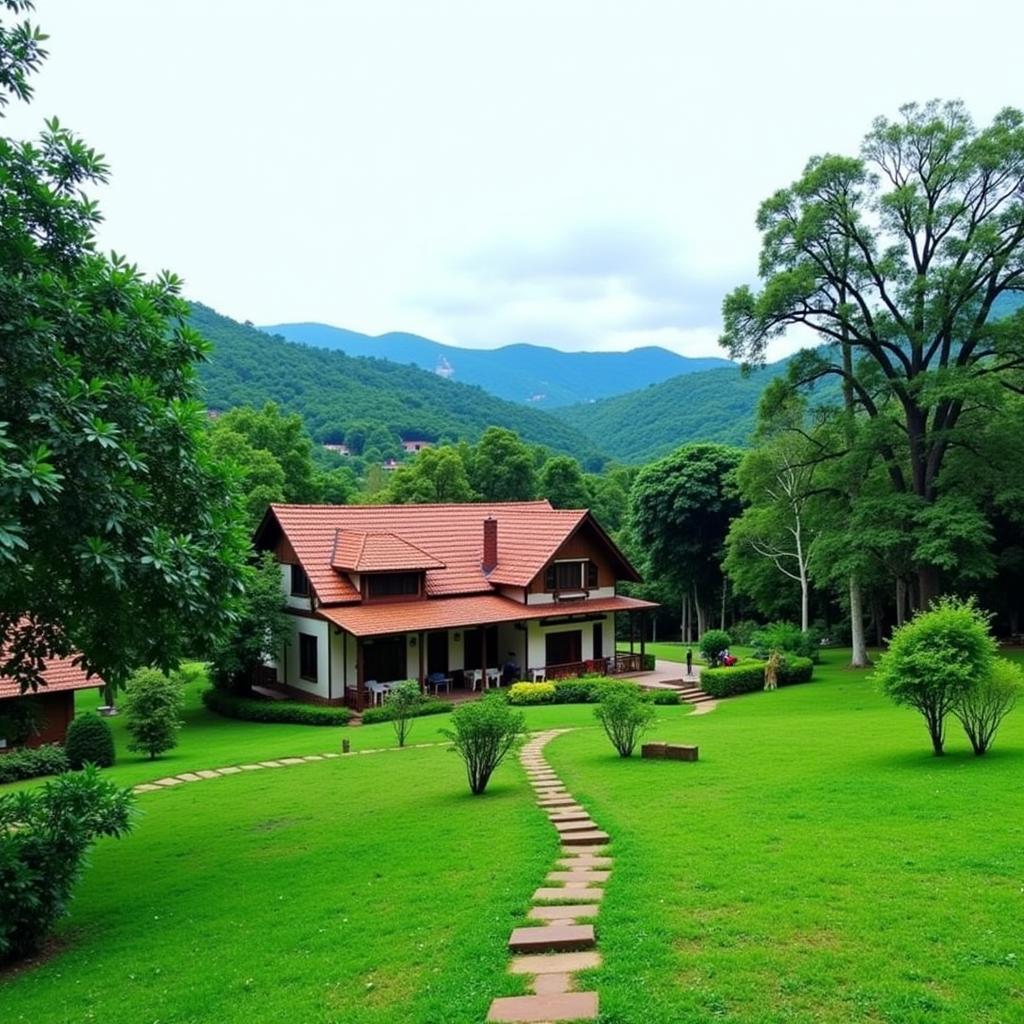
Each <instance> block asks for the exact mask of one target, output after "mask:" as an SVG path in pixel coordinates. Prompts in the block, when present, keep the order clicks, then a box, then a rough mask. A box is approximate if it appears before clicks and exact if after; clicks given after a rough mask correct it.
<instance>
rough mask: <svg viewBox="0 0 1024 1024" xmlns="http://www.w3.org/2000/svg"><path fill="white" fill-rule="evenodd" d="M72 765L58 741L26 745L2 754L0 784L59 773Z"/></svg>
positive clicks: (0, 755) (0, 757)
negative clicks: (41, 745)
mask: <svg viewBox="0 0 1024 1024" xmlns="http://www.w3.org/2000/svg"><path fill="white" fill-rule="evenodd" d="M70 767H71V766H70V765H69V764H68V755H67V754H66V753H65V752H64V748H63V747H58V746H57V744H56V743H48V744H46V746H43V747H24V748H22V749H21V750H12V751H11V752H10V753H9V754H0V784H3V783H5V782H18V781H19V780H20V779H34V778H35V777H36V776H37V775H57V774H59V773H60V772H66V771H67V770H68V768H70Z"/></svg>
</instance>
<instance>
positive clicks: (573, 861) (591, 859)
mask: <svg viewBox="0 0 1024 1024" xmlns="http://www.w3.org/2000/svg"><path fill="white" fill-rule="evenodd" d="M557 863H558V866H559V867H561V868H566V869H574V868H587V869H588V870H596V869H601V868H603V869H605V870H607V869H608V868H610V867H611V866H612V859H611V857H595V856H594V855H593V854H592V853H581V854H580V855H579V856H578V857H560V858H559V859H558V861H557Z"/></svg>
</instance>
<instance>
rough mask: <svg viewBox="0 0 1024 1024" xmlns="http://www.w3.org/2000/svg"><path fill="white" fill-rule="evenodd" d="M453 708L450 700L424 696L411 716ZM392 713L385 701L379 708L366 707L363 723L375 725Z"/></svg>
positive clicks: (389, 719)
mask: <svg viewBox="0 0 1024 1024" xmlns="http://www.w3.org/2000/svg"><path fill="white" fill-rule="evenodd" d="M454 710H455V705H454V704H452V702H451V701H447V700H438V699H437V698H436V697H424V698H423V699H422V700H421V701H420V703H419V706H418V707H417V708H416V712H415V714H414V715H413V716H412V717H413V718H423V717H424V716H425V715H448V714H451V712H452V711H454ZM392 717H393V714H392V710H391V708H389V707H388V706H387V703H386V702H385V703H384V704H383V705H381V707H379V708H367V709H366V710H365V711H364V712H363V715H362V718H363V725H376V724H377V723H378V722H390V721H391V720H392Z"/></svg>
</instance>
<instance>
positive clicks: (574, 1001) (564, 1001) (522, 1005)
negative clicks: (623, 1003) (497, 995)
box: [487, 992, 597, 1024]
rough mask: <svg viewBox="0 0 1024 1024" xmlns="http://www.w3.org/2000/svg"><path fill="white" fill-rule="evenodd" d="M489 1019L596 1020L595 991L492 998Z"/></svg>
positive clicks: (523, 1020)
mask: <svg viewBox="0 0 1024 1024" xmlns="http://www.w3.org/2000/svg"><path fill="white" fill-rule="evenodd" d="M487 1019H488V1020H489V1021H519V1022H522V1024H528V1022H531V1021H538V1022H545V1021H547V1022H550V1021H558V1020H596V1019H597V993H596V992H563V993H560V994H551V995H543V996H541V995H536V996H506V997H505V998H504V999H495V1000H494V1002H493V1003H491V1008H490V1010H489V1011H488V1013H487Z"/></svg>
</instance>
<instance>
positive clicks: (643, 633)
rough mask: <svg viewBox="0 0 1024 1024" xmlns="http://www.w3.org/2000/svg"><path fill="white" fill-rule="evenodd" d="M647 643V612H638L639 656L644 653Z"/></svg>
mask: <svg viewBox="0 0 1024 1024" xmlns="http://www.w3.org/2000/svg"><path fill="white" fill-rule="evenodd" d="M646 644H647V612H641V613H640V657H641V658H642V657H643V656H644V653H645V647H646Z"/></svg>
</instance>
